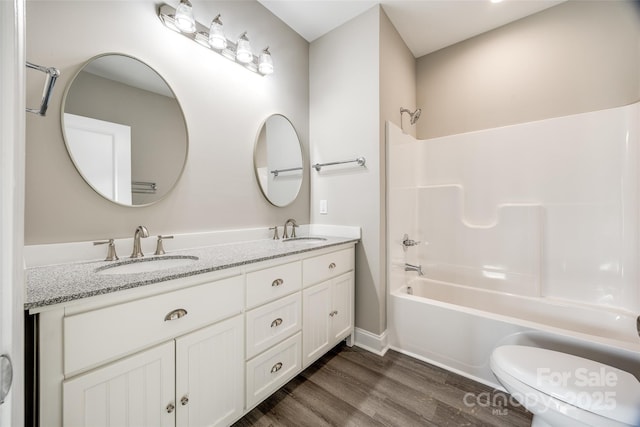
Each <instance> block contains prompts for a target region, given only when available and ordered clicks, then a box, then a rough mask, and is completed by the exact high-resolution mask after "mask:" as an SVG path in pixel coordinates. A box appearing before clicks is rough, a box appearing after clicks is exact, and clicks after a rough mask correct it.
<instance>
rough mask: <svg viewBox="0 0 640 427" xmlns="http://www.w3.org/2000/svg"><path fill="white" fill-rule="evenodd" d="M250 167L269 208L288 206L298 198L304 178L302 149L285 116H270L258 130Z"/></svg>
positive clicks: (293, 129)
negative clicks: (252, 167) (269, 204)
mask: <svg viewBox="0 0 640 427" xmlns="http://www.w3.org/2000/svg"><path fill="white" fill-rule="evenodd" d="M253 166H254V168H255V172H256V179H257V180H258V184H259V185H260V190H261V191H262V194H263V195H264V197H265V198H266V199H267V200H268V201H269V202H270V203H271V204H272V205H274V206H278V207H283V206H287V205H289V204H290V203H292V202H293V201H294V200H295V199H296V197H298V192H299V191H300V187H301V186H302V177H303V175H304V163H303V161H302V148H301V146H300V140H299V139H298V134H297V133H296V130H295V128H294V127H293V125H292V124H291V122H290V121H289V119H287V118H286V117H285V116H283V115H281V114H273V115H272V116H269V117H268V118H267V120H265V121H264V123H263V124H262V126H261V127H260V130H259V131H258V137H257V138H256V145H255V147H254V150H253Z"/></svg>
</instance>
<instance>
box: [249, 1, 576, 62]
mask: <svg viewBox="0 0 640 427" xmlns="http://www.w3.org/2000/svg"><path fill="white" fill-rule="evenodd" d="M258 1H259V2H260V3H262V4H263V5H264V6H265V7H266V8H267V9H269V10H270V11H271V12H272V13H273V14H274V15H276V16H278V17H279V18H280V19H282V20H283V21H284V22H285V23H286V24H287V25H289V26H290V27H291V28H293V30H295V31H296V32H297V33H298V34H300V35H301V36H302V37H304V38H305V39H306V40H307V41H309V42H312V41H313V40H315V39H317V38H318V37H321V36H322V35H324V34H326V33H328V32H329V31H331V30H333V29H334V28H336V27H339V26H340V25H342V24H343V23H345V22H347V21H349V20H351V19H352V18H354V17H356V16H358V15H360V14H361V13H363V12H364V11H366V10H368V9H369V8H371V7H373V6H374V5H376V4H378V3H380V4H382V8H383V9H384V11H385V13H386V14H387V16H389V19H390V20H391V22H392V23H393V25H394V26H395V27H396V29H397V30H398V32H399V33H400V36H401V37H402V39H403V40H404V42H405V43H406V44H407V46H408V47H409V49H410V50H411V52H412V53H413V55H414V56H415V57H416V58H419V57H421V56H423V55H426V54H427V53H431V52H434V51H436V50H438V49H442V48H443V47H446V46H450V45H452V44H455V43H457V42H460V41H462V40H466V39H468V38H470V37H473V36H476V35H478V34H481V33H484V32H486V31H489V30H492V29H494V28H497V27H500V26H502V25H505V24H507V23H509V22H513V21H516V20H518V19H520V18H524V17H525V16H528V15H531V14H534V13H537V12H539V11H541V10H544V9H547V8H549V7H552V6H555V5H557V4H559V3H562V2H563V1H564V0H504V1H502V2H501V3H492V2H491V1H490V0H381V1H370V0H258Z"/></svg>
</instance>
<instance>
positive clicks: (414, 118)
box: [411, 108, 422, 125]
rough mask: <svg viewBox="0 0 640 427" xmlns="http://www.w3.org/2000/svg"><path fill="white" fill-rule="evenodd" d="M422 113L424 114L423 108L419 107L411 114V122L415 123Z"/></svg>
mask: <svg viewBox="0 0 640 427" xmlns="http://www.w3.org/2000/svg"><path fill="white" fill-rule="evenodd" d="M420 114H422V109H420V108H418V109H417V110H416V111H414V112H413V114H411V124H412V125H415V124H416V122H417V121H418V119H419V118H420Z"/></svg>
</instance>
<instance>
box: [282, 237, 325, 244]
mask: <svg viewBox="0 0 640 427" xmlns="http://www.w3.org/2000/svg"><path fill="white" fill-rule="evenodd" d="M326 240H327V239H325V238H324V237H291V238H289V239H284V240H283V242H296V243H311V244H313V243H322V242H324V241H326Z"/></svg>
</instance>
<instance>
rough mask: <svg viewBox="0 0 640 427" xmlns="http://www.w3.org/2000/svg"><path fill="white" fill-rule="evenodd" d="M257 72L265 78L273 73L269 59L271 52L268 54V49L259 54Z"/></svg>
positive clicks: (271, 62)
mask: <svg viewBox="0 0 640 427" xmlns="http://www.w3.org/2000/svg"><path fill="white" fill-rule="evenodd" d="M258 71H259V72H260V74H263V75H265V76H266V75H267V74H271V73H273V58H271V52H269V48H268V47H267V48H266V49H265V50H263V51H262V53H261V54H260V59H259V60H258Z"/></svg>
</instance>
